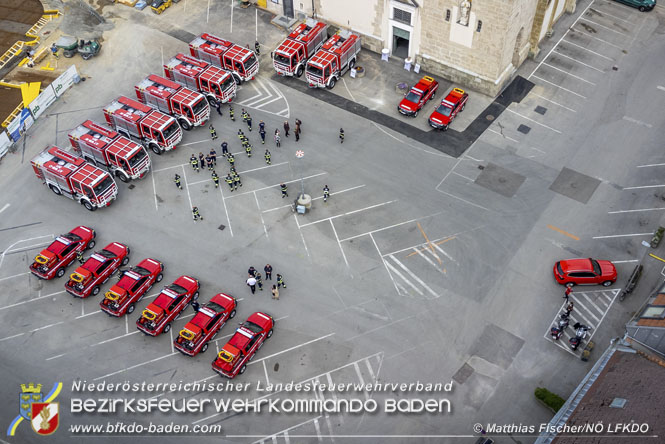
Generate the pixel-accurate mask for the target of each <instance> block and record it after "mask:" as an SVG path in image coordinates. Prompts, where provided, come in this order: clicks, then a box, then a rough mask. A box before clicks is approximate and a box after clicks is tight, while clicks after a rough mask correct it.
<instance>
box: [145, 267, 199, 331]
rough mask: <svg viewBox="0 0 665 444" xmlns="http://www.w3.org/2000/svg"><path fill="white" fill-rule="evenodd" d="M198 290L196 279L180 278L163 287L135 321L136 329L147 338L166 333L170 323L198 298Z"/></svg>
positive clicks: (169, 328)
mask: <svg viewBox="0 0 665 444" xmlns="http://www.w3.org/2000/svg"><path fill="white" fill-rule="evenodd" d="M199 288H200V284H199V281H198V279H195V278H193V277H190V276H180V277H179V278H178V279H176V280H175V282H173V283H172V284H171V285H169V286H167V287H164V289H163V290H162V291H161V293H159V295H157V298H155V301H154V302H152V303H151V304H149V305H148V307H147V308H146V309H145V310H143V313H141V317H140V318H139V319H138V321H136V328H138V329H139V331H141V332H143V333H145V334H146V335H148V336H157V335H159V334H161V333H168V332H169V331H170V330H171V324H172V322H173V321H174V320H176V319H178V318H179V317H180V314H181V313H182V311H183V310H184V309H185V308H187V305H189V304H190V302H192V301H195V300H197V299H198V298H199Z"/></svg>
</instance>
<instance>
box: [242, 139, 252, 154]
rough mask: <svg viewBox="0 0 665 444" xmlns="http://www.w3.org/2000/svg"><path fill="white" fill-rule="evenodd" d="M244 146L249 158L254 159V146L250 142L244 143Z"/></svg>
mask: <svg viewBox="0 0 665 444" xmlns="http://www.w3.org/2000/svg"><path fill="white" fill-rule="evenodd" d="M242 144H243V145H244V146H245V152H246V153H247V157H252V145H251V144H250V143H249V142H248V141H244V142H243V143H242Z"/></svg>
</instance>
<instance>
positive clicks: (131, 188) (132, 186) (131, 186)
mask: <svg viewBox="0 0 665 444" xmlns="http://www.w3.org/2000/svg"><path fill="white" fill-rule="evenodd" d="M127 188H129V189H130V190H133V189H134V188H136V185H134V184H131V185H129V186H128V187H127Z"/></svg>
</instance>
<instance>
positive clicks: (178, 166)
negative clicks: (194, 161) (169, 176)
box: [152, 163, 188, 173]
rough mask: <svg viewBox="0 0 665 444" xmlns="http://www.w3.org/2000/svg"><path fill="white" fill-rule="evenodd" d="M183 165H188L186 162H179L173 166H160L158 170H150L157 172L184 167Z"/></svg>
mask: <svg viewBox="0 0 665 444" xmlns="http://www.w3.org/2000/svg"><path fill="white" fill-rule="evenodd" d="M185 165H188V164H186V163H181V164H180V165H173V166H170V167H164V168H160V169H158V170H152V171H153V172H155V173H159V172H160V171H166V170H171V169H173V168H180V167H184V166H185Z"/></svg>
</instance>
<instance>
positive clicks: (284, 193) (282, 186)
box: [279, 183, 289, 199]
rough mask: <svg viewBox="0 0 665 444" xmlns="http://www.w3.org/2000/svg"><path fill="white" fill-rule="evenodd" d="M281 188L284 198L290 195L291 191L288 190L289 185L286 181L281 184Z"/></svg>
mask: <svg viewBox="0 0 665 444" xmlns="http://www.w3.org/2000/svg"><path fill="white" fill-rule="evenodd" d="M279 188H280V190H281V191H282V199H284V198H285V197H289V193H287V192H286V190H287V187H286V184H285V183H281V184H279Z"/></svg>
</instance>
